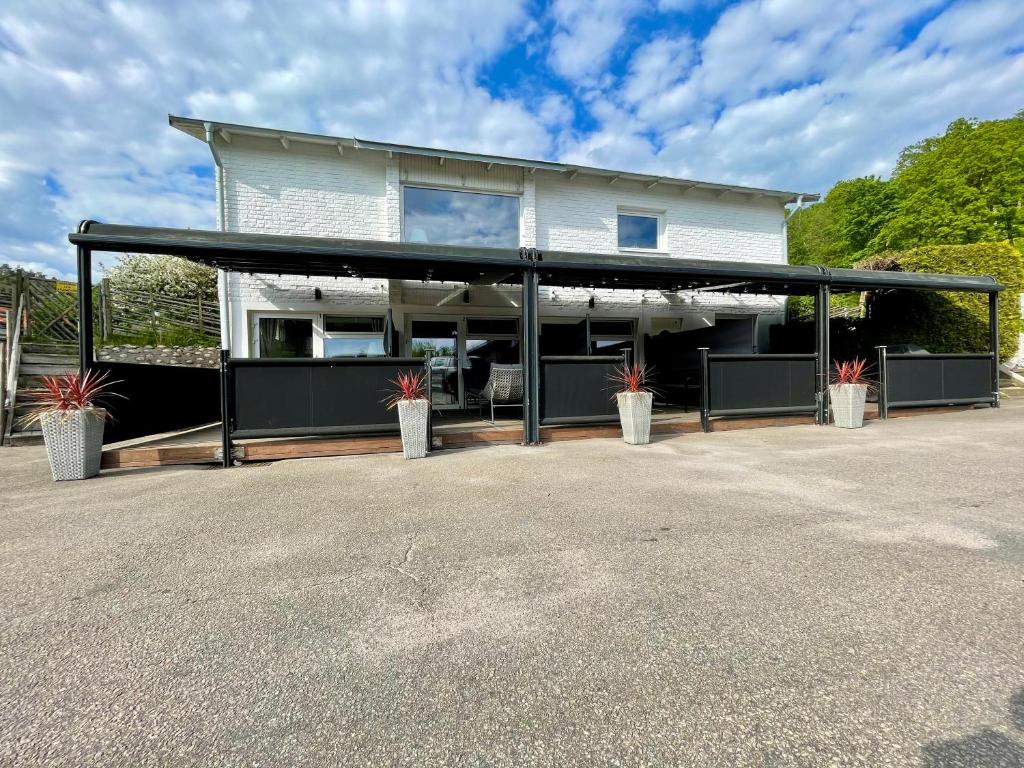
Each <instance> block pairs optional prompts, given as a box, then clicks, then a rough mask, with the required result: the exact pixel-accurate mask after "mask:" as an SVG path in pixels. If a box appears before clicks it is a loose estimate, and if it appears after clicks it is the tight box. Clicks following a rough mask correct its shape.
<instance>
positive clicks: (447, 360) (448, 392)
mask: <svg viewBox="0 0 1024 768" xmlns="http://www.w3.org/2000/svg"><path fill="white" fill-rule="evenodd" d="M410 345H411V352H412V356H413V357H421V358H429V359H430V395H431V400H432V401H433V404H434V407H435V408H458V407H459V323H458V321H457V320H413V321H412V333H411V335H410Z"/></svg>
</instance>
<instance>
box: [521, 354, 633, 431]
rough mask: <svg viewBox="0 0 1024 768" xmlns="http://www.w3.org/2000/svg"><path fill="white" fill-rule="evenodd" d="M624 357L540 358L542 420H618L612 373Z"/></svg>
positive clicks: (557, 421)
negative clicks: (613, 395)
mask: <svg viewBox="0 0 1024 768" xmlns="http://www.w3.org/2000/svg"><path fill="white" fill-rule="evenodd" d="M620 365H622V358H621V357H616V356H600V357H561V356H549V357H542V358H541V359H540V371H541V373H540V387H541V389H540V423H541V424H599V423H610V422H615V421H617V420H618V417H619V411H618V408H617V407H616V405H615V399H614V398H613V397H612V394H613V393H614V391H615V384H614V383H613V381H612V374H613V373H614V371H615V369H616V368H617V367H619V366H620Z"/></svg>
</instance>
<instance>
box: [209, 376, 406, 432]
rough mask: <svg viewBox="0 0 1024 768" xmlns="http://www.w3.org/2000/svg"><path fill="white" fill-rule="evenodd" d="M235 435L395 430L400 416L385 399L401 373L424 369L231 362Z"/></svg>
mask: <svg viewBox="0 0 1024 768" xmlns="http://www.w3.org/2000/svg"><path fill="white" fill-rule="evenodd" d="M229 366H230V369H231V378H232V386H233V391H234V401H235V402H234V421H233V432H234V433H235V435H236V436H248V437H256V436H258V435H259V434H263V433H265V434H266V435H267V436H272V435H275V434H282V435H283V434H290V435H297V434H303V433H306V434H311V435H313V434H319V435H323V434H345V433H347V432H356V433H358V432H376V431H380V432H394V431H397V430H398V412H397V411H395V410H388V409H387V407H386V406H385V404H384V402H383V400H384V399H385V398H386V397H387V396H388V394H389V392H390V390H391V384H390V383H389V382H390V381H391V380H393V379H395V378H396V377H397V376H398V374H399V373H402V372H406V371H412V372H419V371H422V370H423V361H422V360H418V359H415V358H373V359H363V358H361V359H354V360H344V359H333V360H320V359H316V360H308V359H307V360H232V361H231V362H230V364H229Z"/></svg>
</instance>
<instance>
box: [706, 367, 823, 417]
mask: <svg viewBox="0 0 1024 768" xmlns="http://www.w3.org/2000/svg"><path fill="white" fill-rule="evenodd" d="M817 362H818V356H817V355H813V354H808V355H712V354H710V353H709V351H708V350H707V349H701V428H702V429H703V430H704V431H705V432H707V431H708V430H709V429H710V422H711V419H712V418H714V417H719V416H722V417H726V416H783V415H789V414H802V413H807V414H813V413H815V412H816V411H817V410H818V402H819V400H818V397H819V395H818V392H817V387H816V386H815V377H816V375H817Z"/></svg>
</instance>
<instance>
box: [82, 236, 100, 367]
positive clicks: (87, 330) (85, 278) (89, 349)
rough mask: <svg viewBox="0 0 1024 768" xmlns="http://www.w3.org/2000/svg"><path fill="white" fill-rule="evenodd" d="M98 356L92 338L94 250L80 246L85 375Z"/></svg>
mask: <svg viewBox="0 0 1024 768" xmlns="http://www.w3.org/2000/svg"><path fill="white" fill-rule="evenodd" d="M95 360H96V356H95V353H94V350H93V340H92V251H91V250H90V249H89V248H86V247H85V246H81V245H80V246H78V371H79V373H80V374H81V375H82V376H85V374H86V372H88V371H89V370H90V369H91V368H92V365H93V363H94V362H95Z"/></svg>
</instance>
